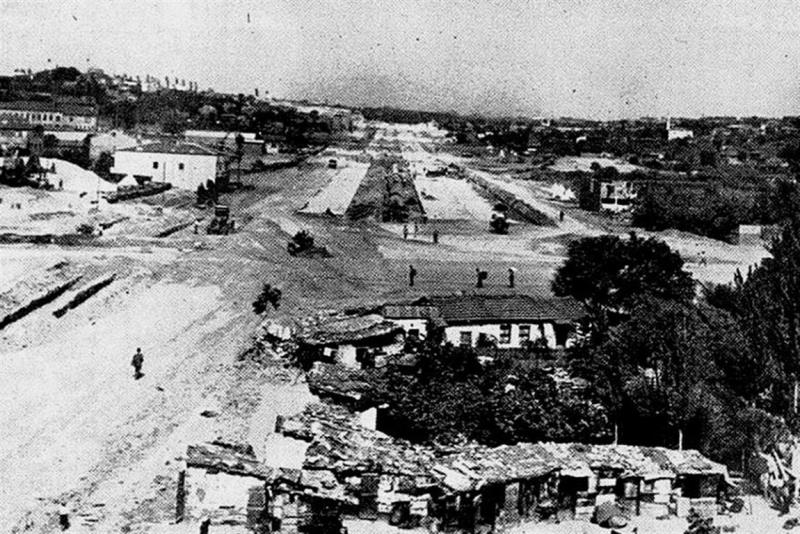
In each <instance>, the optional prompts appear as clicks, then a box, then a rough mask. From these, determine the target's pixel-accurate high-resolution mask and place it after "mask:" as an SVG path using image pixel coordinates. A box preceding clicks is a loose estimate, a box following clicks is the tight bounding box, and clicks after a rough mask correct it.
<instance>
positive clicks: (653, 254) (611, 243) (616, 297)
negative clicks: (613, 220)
mask: <svg viewBox="0 0 800 534" xmlns="http://www.w3.org/2000/svg"><path fill="white" fill-rule="evenodd" d="M552 288H553V292H554V293H555V294H556V295H561V296H563V295H571V296H573V297H575V298H576V299H578V300H580V301H582V302H583V303H584V304H586V305H587V307H588V308H589V311H590V313H591V314H592V315H593V316H594V319H595V320H596V321H598V322H599V325H604V324H606V323H607V315H608V313H609V312H611V313H615V314H620V313H621V314H625V313H626V311H627V310H629V309H630V307H631V306H633V304H634V303H635V302H636V300H638V299H639V298H641V297H643V296H646V295H651V296H655V297H659V298H662V299H667V300H673V301H676V302H688V301H690V300H691V299H692V298H693V296H694V280H693V279H692V276H691V274H689V273H688V272H687V271H685V270H684V269H683V259H681V257H680V255H679V254H678V253H677V252H675V251H673V250H671V249H670V248H669V246H668V245H667V244H666V243H664V242H663V241H660V240H658V239H656V238H653V237H650V238H647V239H645V238H642V237H639V236H637V235H636V234H635V233H631V234H630V237H629V238H628V239H622V238H620V237H618V236H615V235H603V236H599V237H585V238H581V239H578V240H575V241H572V242H571V243H570V244H569V246H568V247H567V259H566V261H565V262H564V264H563V265H562V266H561V267H559V268H558V270H557V271H556V276H555V279H554V280H553V283H552Z"/></svg>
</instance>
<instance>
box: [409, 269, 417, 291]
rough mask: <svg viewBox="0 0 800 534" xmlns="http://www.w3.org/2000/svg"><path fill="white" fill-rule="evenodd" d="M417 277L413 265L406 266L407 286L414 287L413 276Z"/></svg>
mask: <svg viewBox="0 0 800 534" xmlns="http://www.w3.org/2000/svg"><path fill="white" fill-rule="evenodd" d="M416 277H417V270H416V269H415V268H414V266H413V265H409V266H408V287H414V278H416Z"/></svg>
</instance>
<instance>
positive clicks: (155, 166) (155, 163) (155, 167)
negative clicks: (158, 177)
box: [153, 161, 158, 169]
mask: <svg viewBox="0 0 800 534" xmlns="http://www.w3.org/2000/svg"><path fill="white" fill-rule="evenodd" d="M153 168H154V169H157V168H158V162H157V161H154V162H153Z"/></svg>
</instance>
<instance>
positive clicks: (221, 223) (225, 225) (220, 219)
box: [206, 204, 235, 235]
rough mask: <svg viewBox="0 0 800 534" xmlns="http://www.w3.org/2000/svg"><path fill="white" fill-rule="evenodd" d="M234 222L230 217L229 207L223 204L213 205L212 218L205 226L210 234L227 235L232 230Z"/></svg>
mask: <svg viewBox="0 0 800 534" xmlns="http://www.w3.org/2000/svg"><path fill="white" fill-rule="evenodd" d="M234 229H235V228H234V222H233V219H231V208H230V206H226V205H224V204H217V205H216V206H214V218H213V219H211V222H210V223H209V224H208V227H207V228H206V233H207V234H210V235H228V234H230V233H233V231H234Z"/></svg>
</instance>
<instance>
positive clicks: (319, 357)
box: [299, 314, 404, 368]
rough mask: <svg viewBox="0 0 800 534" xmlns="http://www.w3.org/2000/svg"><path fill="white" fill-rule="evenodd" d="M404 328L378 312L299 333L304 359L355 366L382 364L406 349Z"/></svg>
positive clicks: (306, 362) (321, 325)
mask: <svg viewBox="0 0 800 534" xmlns="http://www.w3.org/2000/svg"><path fill="white" fill-rule="evenodd" d="M403 343H404V336H403V329H402V327H400V326H399V325H397V324H395V323H393V322H391V321H387V320H385V319H384V318H383V317H381V316H380V315H377V314H371V315H364V316H359V317H345V318H338V319H333V320H329V321H325V322H323V323H320V324H317V325H315V326H313V327H310V328H308V329H307V330H306V331H305V332H301V333H300V335H299V345H300V350H299V353H300V354H301V360H303V363H304V364H305V365H310V364H311V362H313V361H328V362H335V363H340V364H342V365H345V366H347V367H353V368H371V367H375V366H378V367H380V366H382V365H383V364H384V361H385V357H386V356H388V355H391V354H398V353H400V352H401V351H402V350H403Z"/></svg>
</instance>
